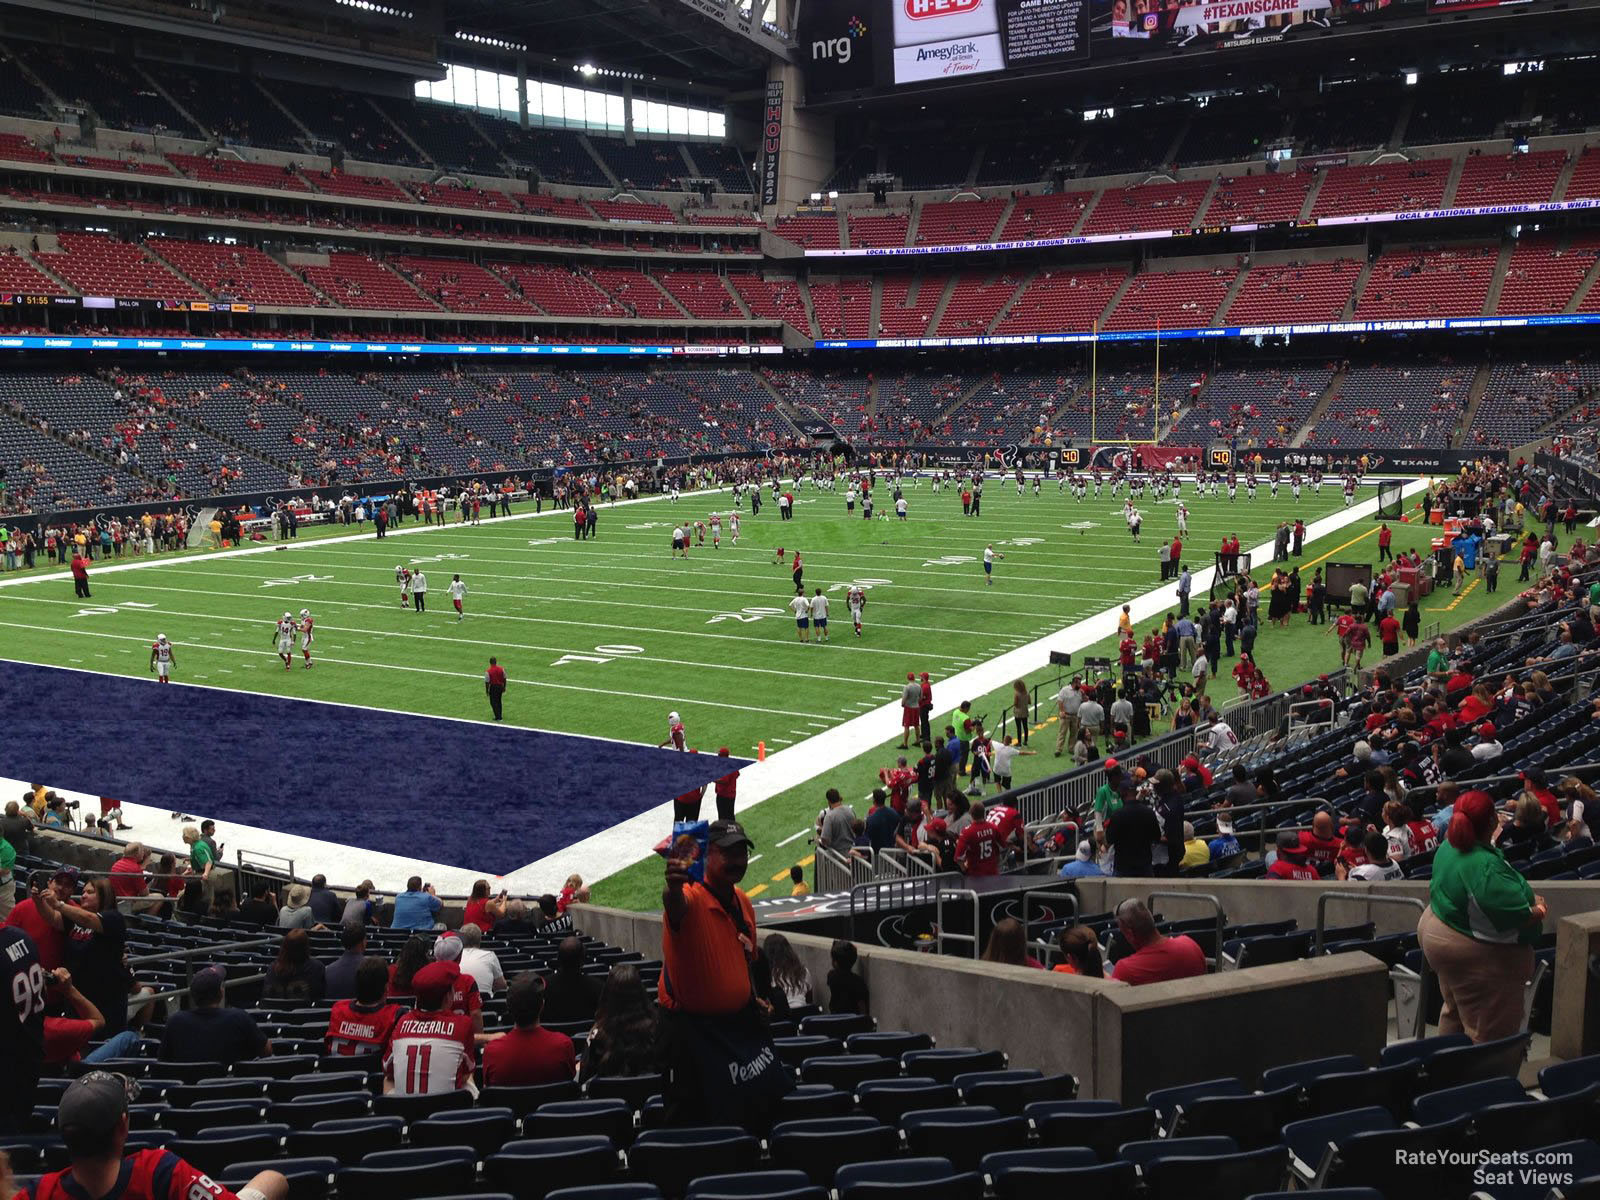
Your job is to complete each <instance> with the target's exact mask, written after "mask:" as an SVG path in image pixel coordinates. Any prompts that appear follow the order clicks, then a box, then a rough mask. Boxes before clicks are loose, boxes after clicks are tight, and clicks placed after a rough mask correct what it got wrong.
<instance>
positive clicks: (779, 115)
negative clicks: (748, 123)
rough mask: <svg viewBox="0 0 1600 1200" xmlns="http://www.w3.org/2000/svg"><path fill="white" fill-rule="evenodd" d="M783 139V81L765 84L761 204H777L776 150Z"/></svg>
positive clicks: (762, 126) (776, 80)
mask: <svg viewBox="0 0 1600 1200" xmlns="http://www.w3.org/2000/svg"><path fill="white" fill-rule="evenodd" d="M782 139H783V80H781V79H773V80H770V81H769V82H768V83H767V111H766V115H765V116H764V117H763V118H762V122H761V155H762V157H761V203H762V204H763V205H772V204H776V203H777V202H778V149H779V145H780V143H781V142H782Z"/></svg>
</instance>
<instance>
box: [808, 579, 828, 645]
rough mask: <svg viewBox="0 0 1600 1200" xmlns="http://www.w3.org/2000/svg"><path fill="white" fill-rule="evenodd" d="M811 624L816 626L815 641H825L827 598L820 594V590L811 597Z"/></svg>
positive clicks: (826, 636) (826, 631)
mask: <svg viewBox="0 0 1600 1200" xmlns="http://www.w3.org/2000/svg"><path fill="white" fill-rule="evenodd" d="M811 624H812V625H814V626H816V630H817V641H819V642H825V641H827V640H828V598H827V597H826V596H824V595H823V594H822V589H821V588H818V589H817V591H816V594H815V595H814V596H812V597H811Z"/></svg>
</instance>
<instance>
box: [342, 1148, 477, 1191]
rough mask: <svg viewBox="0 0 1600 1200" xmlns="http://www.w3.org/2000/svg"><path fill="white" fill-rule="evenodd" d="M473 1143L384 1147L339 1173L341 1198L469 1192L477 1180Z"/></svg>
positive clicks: (475, 1155) (475, 1154)
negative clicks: (408, 1147) (402, 1148)
mask: <svg viewBox="0 0 1600 1200" xmlns="http://www.w3.org/2000/svg"><path fill="white" fill-rule="evenodd" d="M477 1174H478V1156H477V1153H476V1152H475V1151H474V1150H473V1149H472V1147H471V1146H429V1147H426V1148H423V1149H412V1150H380V1151H379V1152H378V1153H376V1154H369V1155H367V1156H366V1157H365V1158H363V1159H362V1160H361V1163H360V1165H359V1166H354V1167H345V1168H343V1169H342V1170H340V1172H339V1174H338V1177H337V1179H338V1188H339V1197H340V1200H421V1197H424V1196H437V1195H448V1194H450V1193H454V1192H465V1191H469V1190H470V1189H471V1188H472V1187H473V1186H474V1184H475V1183H476V1181H477Z"/></svg>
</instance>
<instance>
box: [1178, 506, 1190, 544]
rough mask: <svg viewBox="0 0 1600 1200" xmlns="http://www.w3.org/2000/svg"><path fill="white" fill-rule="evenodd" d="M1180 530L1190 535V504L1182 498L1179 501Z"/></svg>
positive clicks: (1185, 535) (1183, 533)
mask: <svg viewBox="0 0 1600 1200" xmlns="http://www.w3.org/2000/svg"><path fill="white" fill-rule="evenodd" d="M1178 532H1179V533H1181V534H1182V535H1183V536H1184V537H1188V536H1189V506H1188V505H1187V504H1185V503H1184V502H1183V501H1181V500H1180V501H1178Z"/></svg>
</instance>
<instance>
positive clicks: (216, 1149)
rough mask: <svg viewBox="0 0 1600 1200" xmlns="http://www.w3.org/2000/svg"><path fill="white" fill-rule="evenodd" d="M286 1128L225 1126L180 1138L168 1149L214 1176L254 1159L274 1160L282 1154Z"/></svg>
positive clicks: (286, 1134) (272, 1126)
mask: <svg viewBox="0 0 1600 1200" xmlns="http://www.w3.org/2000/svg"><path fill="white" fill-rule="evenodd" d="M288 1135H289V1127H288V1126H287V1125H228V1126H223V1127H221V1128H218V1129H208V1130H206V1131H205V1132H204V1133H202V1134H200V1135H198V1136H196V1137H192V1138H180V1139H178V1140H176V1141H174V1142H172V1143H171V1145H170V1149H171V1150H172V1152H173V1153H174V1154H176V1155H177V1156H178V1157H179V1158H181V1159H183V1160H184V1161H185V1162H188V1163H192V1164H193V1165H195V1166H197V1167H199V1168H200V1169H201V1170H202V1171H204V1172H205V1173H206V1174H207V1175H216V1174H217V1173H218V1172H220V1171H222V1170H224V1169H226V1168H227V1166H228V1165H229V1164H230V1163H236V1162H240V1161H241V1160H245V1161H248V1160H250V1159H255V1158H275V1157H277V1156H278V1155H279V1154H281V1153H282V1152H283V1140H284V1138H286V1137H287V1136H288Z"/></svg>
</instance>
